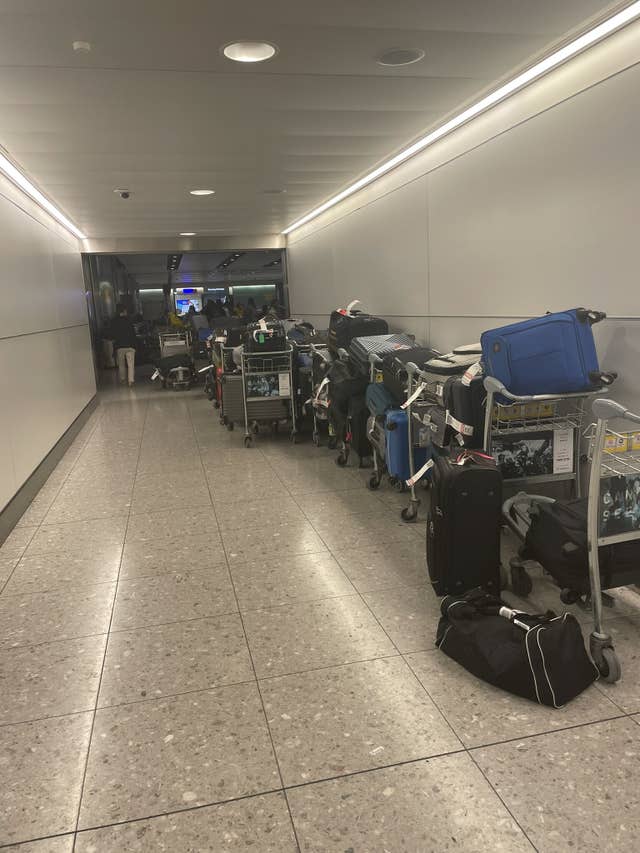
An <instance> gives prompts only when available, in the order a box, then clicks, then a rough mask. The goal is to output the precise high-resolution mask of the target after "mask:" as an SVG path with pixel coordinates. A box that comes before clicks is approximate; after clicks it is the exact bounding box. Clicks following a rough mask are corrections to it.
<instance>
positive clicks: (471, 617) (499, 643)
mask: <svg viewBox="0 0 640 853" xmlns="http://www.w3.org/2000/svg"><path fill="white" fill-rule="evenodd" d="M440 610H441V613H442V616H441V618H440V622H439V624H438V633H437V637H436V646H438V648H439V649H440V651H442V652H444V653H445V654H446V655H448V656H449V657H450V658H452V659H453V660H455V661H457V662H458V663H459V664H460V665H461V666H463V667H464V668H465V669H466V670H468V671H469V672H470V673H472V674H473V675H475V676H477V677H478V678H481V679H482V680H483V681H486V682H488V683H489V684H493V685H494V686H495V687H500V688H502V689H503V690H507V691H508V692H509V693H514V694H515V695H516V696H522V697H524V698H525V699H531V700H533V701H534V702H538V703H539V704H540V705H548V706H549V707H551V708H561V707H562V706H563V705H566V703H567V702H569V701H570V700H571V699H574V698H575V697H576V696H578V695H579V694H580V693H582V691H583V690H586V688H587V687H589V685H590V684H593V682H594V681H596V680H597V679H598V670H597V668H596V666H595V664H594V663H593V662H592V661H591V659H590V658H589V656H588V655H587V652H586V649H585V645H584V638H583V636H582V630H581V628H580V624H579V623H578V621H577V619H576V618H575V616H574V615H573V614H572V613H563V614H562V615H560V616H556V614H555V613H553V612H552V611H548V612H547V613H544V614H531V613H524V612H522V611H519V610H512V609H511V608H509V607H507V606H506V605H505V604H504V602H503V601H501V599H500V598H497V597H496V596H494V595H491V594H489V593H487V592H485V591H484V590H483V589H481V588H478V589H474V590H472V591H471V592H468V593H467V594H466V595H464V596H460V597H456V596H447V597H446V598H444V599H443V600H442V602H441V607H440Z"/></svg>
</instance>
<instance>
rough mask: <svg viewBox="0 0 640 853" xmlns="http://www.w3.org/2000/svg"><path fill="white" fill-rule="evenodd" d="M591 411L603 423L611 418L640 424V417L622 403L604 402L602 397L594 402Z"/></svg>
mask: <svg viewBox="0 0 640 853" xmlns="http://www.w3.org/2000/svg"><path fill="white" fill-rule="evenodd" d="M591 410H592V411H593V414H594V415H595V416H596V418H598V420H601V421H608V420H609V419H610V418H624V419H625V420H627V421H633V422H634V423H636V424H640V415H636V414H634V413H633V412H630V411H629V410H628V409H625V407H624V406H623V405H621V404H620V403H616V401H615V400H604V399H603V398H602V397H598V399H597V400H594V401H593V405H592V406H591Z"/></svg>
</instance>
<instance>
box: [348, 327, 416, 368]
mask: <svg viewBox="0 0 640 853" xmlns="http://www.w3.org/2000/svg"><path fill="white" fill-rule="evenodd" d="M414 344H415V341H414V339H413V338H412V337H410V336H409V335H388V334H387V335H371V336H366V337H358V338H354V339H353V340H352V341H351V344H350V346H349V356H350V358H351V361H352V362H353V363H354V365H355V366H356V367H357V368H358V370H359V371H360V372H361V373H363V374H364V375H365V376H369V373H370V370H371V362H370V361H369V356H370V355H373V354H375V355H377V356H379V357H380V358H383V356H385V355H387V353H391V352H402V351H403V350H410V349H412V348H413V346H414Z"/></svg>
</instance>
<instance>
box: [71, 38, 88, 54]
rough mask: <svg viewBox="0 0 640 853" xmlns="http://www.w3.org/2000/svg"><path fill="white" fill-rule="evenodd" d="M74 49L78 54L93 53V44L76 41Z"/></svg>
mask: <svg viewBox="0 0 640 853" xmlns="http://www.w3.org/2000/svg"><path fill="white" fill-rule="evenodd" d="M73 49H74V51H75V52H76V53H91V42H88V41H74V43H73Z"/></svg>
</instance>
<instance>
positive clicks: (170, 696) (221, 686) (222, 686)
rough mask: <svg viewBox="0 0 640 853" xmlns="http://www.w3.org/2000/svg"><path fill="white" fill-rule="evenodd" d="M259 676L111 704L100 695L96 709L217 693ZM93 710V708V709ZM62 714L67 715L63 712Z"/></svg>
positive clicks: (109, 708) (106, 709) (251, 681)
mask: <svg viewBox="0 0 640 853" xmlns="http://www.w3.org/2000/svg"><path fill="white" fill-rule="evenodd" d="M256 681H257V678H243V679H241V680H240V681H230V682H228V683H227V684H214V685H212V686H211V687H194V688H193V690H179V691H177V692H176V693H163V694H162V695H161V696H143V697H141V698H140V699H131V700H129V701H127V702H114V703H112V704H109V705H101V704H100V697H99V696H98V705H97V707H96V709H95V711H96V713H99V712H100V711H111V710H113V709H114V708H128V707H130V706H131V705H144V704H150V703H151V702H163V701H165V700H167V699H177V698H179V697H180V696H192V695H193V694H194V693H215V692H217V691H219V690H226V689H227V688H230V687H239V686H240V685H243V684H255V683H256ZM91 710H93V709H91ZM60 716H66V715H65V714H61V715H60Z"/></svg>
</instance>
